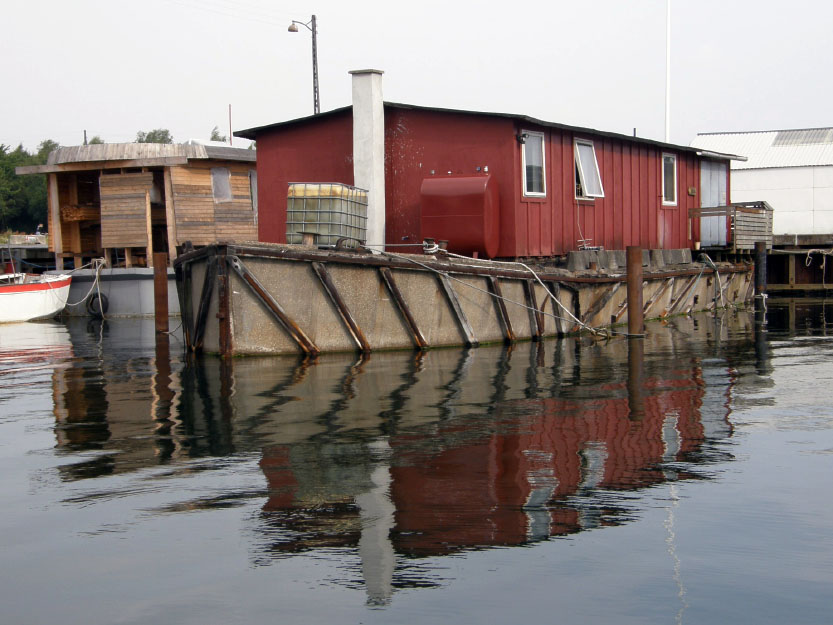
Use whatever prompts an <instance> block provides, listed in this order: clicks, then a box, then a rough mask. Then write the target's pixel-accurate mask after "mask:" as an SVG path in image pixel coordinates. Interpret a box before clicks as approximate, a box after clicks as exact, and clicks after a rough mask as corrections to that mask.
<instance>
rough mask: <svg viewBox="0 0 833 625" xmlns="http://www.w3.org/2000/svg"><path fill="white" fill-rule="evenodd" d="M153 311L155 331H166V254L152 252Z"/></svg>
mask: <svg viewBox="0 0 833 625" xmlns="http://www.w3.org/2000/svg"><path fill="white" fill-rule="evenodd" d="M153 312H154V317H155V319H156V332H157V333H161V332H167V331H168V254H167V253H166V252H155V253H154V254H153Z"/></svg>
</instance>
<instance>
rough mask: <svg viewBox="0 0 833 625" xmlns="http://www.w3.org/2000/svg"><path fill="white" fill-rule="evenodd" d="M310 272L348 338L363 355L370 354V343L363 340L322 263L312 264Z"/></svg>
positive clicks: (350, 313)
mask: <svg viewBox="0 0 833 625" xmlns="http://www.w3.org/2000/svg"><path fill="white" fill-rule="evenodd" d="M312 270H313V271H314V272H315V275H316V276H318V279H319V280H320V281H321V285H322V286H323V287H324V291H325V292H326V293H327V296H328V297H329V298H330V301H331V302H332V303H333V306H335V309H336V312H338V314H339V317H341V321H342V323H344V325H345V327H346V328H347V331H348V332H349V333H350V336H352V337H353V341H354V342H355V343H356V347H358V348H359V350H360V351H362V352H364V353H368V352H370V343H369V342H368V341H367V338H365V336H364V332H362V329H361V328H360V327H359V324H358V322H357V321H356V318H355V317H354V316H353V313H352V312H350V308H349V307H348V306H347V303H346V302H345V301H344V299H343V298H342V297H341V293H339V292H338V287H337V286H336V284H335V282H333V280H332V278H331V277H330V273H329V272H328V271H327V268H326V267H325V266H324V264H323V263H312Z"/></svg>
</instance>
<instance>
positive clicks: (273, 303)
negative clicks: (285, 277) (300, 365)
mask: <svg viewBox="0 0 833 625" xmlns="http://www.w3.org/2000/svg"><path fill="white" fill-rule="evenodd" d="M228 263H229V264H230V265H231V268H232V269H233V270H234V271H235V272H236V273H237V275H238V276H240V278H242V279H243V281H244V282H245V283H246V284H247V285H248V286H249V288H250V289H251V291H252V292H253V293H254V294H255V296H256V297H257V298H258V299H259V300H260V302H261V303H262V304H263V305H264V306H266V309H267V310H268V311H269V312H270V313H271V314H272V316H273V317H274V319H275V320H276V321H277V322H278V324H279V325H280V326H281V327H282V328H283V329H284V330H285V331H286V333H287V334H289V336H290V337H292V339H293V340H294V341H295V342H296V344H297V345H298V347H300V348H301V350H302V351H304V352H305V353H306V354H308V355H311V356H317V355H318V354H319V352H320V350H319V349H318V347H317V346H316V345H315V343H313V342H312V340H310V338H309V337H308V336H307V335H306V334H305V333H304V331H303V330H302V329H301V328H300V326H299V325H298V324H297V323H295V320H294V319H292V318H291V317H290V316H289V315H288V314H286V311H285V310H284V309H283V308H282V307H281V305H280V304H279V303H278V302H277V300H276V299H275V298H274V297H272V294H271V293H269V291H267V290H266V289H265V288H264V287H263V285H262V284H261V283H260V282H259V281H258V279H257V278H255V277H254V275H252V273H251V272H250V271H249V269H248V268H247V267H246V266H245V265H244V264H243V263H242V261H241V260H240V259H239V258H238V257H237V256H229V257H228Z"/></svg>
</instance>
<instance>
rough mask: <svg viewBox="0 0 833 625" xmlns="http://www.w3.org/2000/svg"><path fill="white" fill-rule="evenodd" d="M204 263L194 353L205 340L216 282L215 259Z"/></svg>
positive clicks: (212, 257)
mask: <svg viewBox="0 0 833 625" xmlns="http://www.w3.org/2000/svg"><path fill="white" fill-rule="evenodd" d="M125 251H126V250H125ZM205 262H206V267H205V275H204V276H203V281H202V291H200V305H199V308H198V310H197V317H196V319H194V332H193V335H194V351H199V350H201V349H202V343H203V339H204V338H205V324H206V323H207V322H208V308H209V306H210V305H211V295H212V293H213V292H214V284H215V282H216V281H217V257H216V256H209V257H208V258H207V259H206V261H205Z"/></svg>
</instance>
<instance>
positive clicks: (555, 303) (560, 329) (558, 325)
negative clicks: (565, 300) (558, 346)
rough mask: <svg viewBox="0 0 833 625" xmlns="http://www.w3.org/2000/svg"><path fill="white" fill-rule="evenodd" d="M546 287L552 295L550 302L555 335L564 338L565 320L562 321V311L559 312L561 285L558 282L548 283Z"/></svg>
mask: <svg viewBox="0 0 833 625" xmlns="http://www.w3.org/2000/svg"><path fill="white" fill-rule="evenodd" d="M547 286H548V287H549V289H550V293H552V295H553V297H551V298H550V299H551V300H552V314H553V317H554V320H555V333H556V334H557V335H558V336H564V334H566V331H565V328H566V320H565V319H564V311H563V310H561V306H560V302H561V300H560V299H559V297H560V296H561V285H560V284H558V282H548V283H547Z"/></svg>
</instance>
